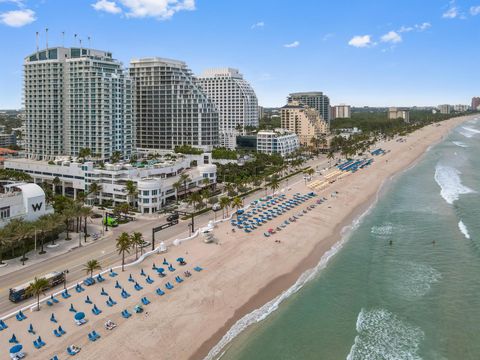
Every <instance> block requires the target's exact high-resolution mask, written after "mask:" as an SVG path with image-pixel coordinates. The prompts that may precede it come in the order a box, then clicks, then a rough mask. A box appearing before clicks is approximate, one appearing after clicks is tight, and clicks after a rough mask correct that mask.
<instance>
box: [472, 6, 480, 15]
mask: <svg viewBox="0 0 480 360" xmlns="http://www.w3.org/2000/svg"><path fill="white" fill-rule="evenodd" d="M470 14H471V15H473V16H476V15H480V6H472V7H471V8H470Z"/></svg>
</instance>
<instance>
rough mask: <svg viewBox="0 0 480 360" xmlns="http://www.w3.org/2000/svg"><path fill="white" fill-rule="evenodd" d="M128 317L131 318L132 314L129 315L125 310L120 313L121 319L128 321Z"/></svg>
mask: <svg viewBox="0 0 480 360" xmlns="http://www.w3.org/2000/svg"><path fill="white" fill-rule="evenodd" d="M130 316H132V314H130V313H129V312H128V310H126V309H125V310H123V311H122V317H123V318H125V319H128V318H129V317H130Z"/></svg>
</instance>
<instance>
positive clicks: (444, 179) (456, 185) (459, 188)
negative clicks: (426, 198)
mask: <svg viewBox="0 0 480 360" xmlns="http://www.w3.org/2000/svg"><path fill="white" fill-rule="evenodd" d="M460 174H461V172H460V171H458V170H457V169H455V168H453V167H451V166H446V165H440V164H437V166H436V167H435V181H436V182H437V184H438V186H440V188H441V191H440V195H441V196H442V197H443V198H444V199H445V201H446V202H447V203H449V204H453V202H454V201H455V200H458V198H459V196H460V195H463V194H470V193H473V192H475V191H474V190H472V189H470V188H469V187H467V186H465V185H462V181H461V179H460Z"/></svg>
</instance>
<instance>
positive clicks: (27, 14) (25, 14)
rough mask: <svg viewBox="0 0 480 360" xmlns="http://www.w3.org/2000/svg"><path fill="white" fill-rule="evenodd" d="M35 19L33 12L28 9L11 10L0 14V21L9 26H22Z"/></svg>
mask: <svg viewBox="0 0 480 360" xmlns="http://www.w3.org/2000/svg"><path fill="white" fill-rule="evenodd" d="M35 20H36V17H35V12H34V11H33V10H30V9H25V10H12V11H7V12H4V13H1V14H0V23H2V24H4V25H7V26H11V27H22V26H25V25H28V24H30V23H32V22H34V21H35Z"/></svg>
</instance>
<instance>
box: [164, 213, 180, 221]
mask: <svg viewBox="0 0 480 360" xmlns="http://www.w3.org/2000/svg"><path fill="white" fill-rule="evenodd" d="M175 220H178V214H172V215H168V216H167V221H168V222H171V221H175Z"/></svg>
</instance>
